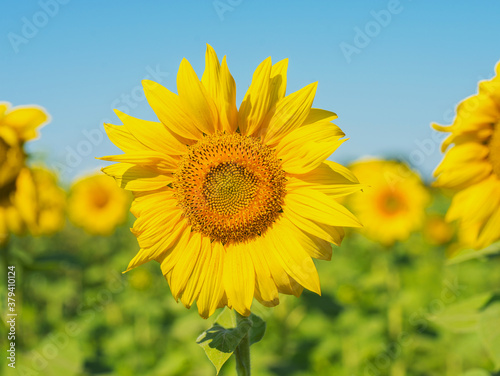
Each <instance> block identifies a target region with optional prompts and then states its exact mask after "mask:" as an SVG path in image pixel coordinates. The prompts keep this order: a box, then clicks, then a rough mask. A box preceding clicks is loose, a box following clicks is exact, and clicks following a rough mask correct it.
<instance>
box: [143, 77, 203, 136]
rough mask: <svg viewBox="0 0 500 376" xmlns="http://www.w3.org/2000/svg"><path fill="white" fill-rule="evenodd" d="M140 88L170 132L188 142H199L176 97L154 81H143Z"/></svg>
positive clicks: (196, 132)
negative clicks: (142, 88) (188, 140)
mask: <svg viewBox="0 0 500 376" xmlns="http://www.w3.org/2000/svg"><path fill="white" fill-rule="evenodd" d="M142 86H143V87H144V93H145V94H146V99H147V100H148V102H149V105H150V106H151V108H152V109H153V111H154V112H155V114H156V116H158V119H160V121H161V122H162V123H163V124H164V125H165V126H166V127H167V128H168V129H169V130H170V131H172V132H173V133H174V134H178V135H180V136H182V137H184V138H187V139H190V140H199V139H200V138H201V137H202V133H201V132H200V131H199V129H198V128H197V126H196V123H195V122H194V120H193V119H192V118H191V116H190V115H189V114H188V113H187V112H186V110H185V109H184V107H183V106H182V104H181V102H180V99H179V97H178V96H177V95H175V94H174V93H172V92H171V91H170V90H168V89H167V88H166V87H164V86H162V85H160V84H158V83H156V82H154V81H150V80H143V81H142Z"/></svg>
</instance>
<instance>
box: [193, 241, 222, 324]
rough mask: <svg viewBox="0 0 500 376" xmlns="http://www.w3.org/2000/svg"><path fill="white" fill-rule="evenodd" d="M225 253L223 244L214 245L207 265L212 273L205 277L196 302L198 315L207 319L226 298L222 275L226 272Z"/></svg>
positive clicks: (216, 243) (215, 243)
mask: <svg viewBox="0 0 500 376" xmlns="http://www.w3.org/2000/svg"><path fill="white" fill-rule="evenodd" d="M225 253H226V251H225V249H224V246H223V245H222V244H220V243H219V242H214V243H212V254H211V257H210V261H209V262H208V265H206V268H207V270H210V273H207V274H206V275H205V280H204V281H203V286H202V288H201V291H200V294H199V296H198V299H197V300H196V305H197V306H198V313H199V314H200V316H201V317H203V318H205V319H206V318H208V317H209V316H211V315H212V314H213V313H214V312H215V310H216V309H217V307H218V306H219V302H220V301H221V299H222V298H223V296H224V284H223V281H222V280H223V277H222V274H223V270H224V258H225Z"/></svg>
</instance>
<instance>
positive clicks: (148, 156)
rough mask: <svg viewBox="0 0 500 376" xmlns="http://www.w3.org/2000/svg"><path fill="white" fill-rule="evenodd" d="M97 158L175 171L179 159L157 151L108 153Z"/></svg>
mask: <svg viewBox="0 0 500 376" xmlns="http://www.w3.org/2000/svg"><path fill="white" fill-rule="evenodd" d="M97 159H100V160H104V161H110V162H124V163H131V164H136V165H143V166H145V167H150V168H155V169H157V170H159V171H161V172H166V173H169V172H174V171H176V170H177V168H178V164H179V159H178V158H174V157H171V156H169V155H166V154H163V153H160V152H157V151H153V150H151V151H134V152H129V153H126V154H120V155H108V156H105V157H99V158H97Z"/></svg>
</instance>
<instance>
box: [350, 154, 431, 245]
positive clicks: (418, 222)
mask: <svg viewBox="0 0 500 376" xmlns="http://www.w3.org/2000/svg"><path fill="white" fill-rule="evenodd" d="M351 170H352V171H353V173H354V174H355V175H356V176H357V177H358V179H359V181H360V182H361V183H363V184H365V185H366V186H367V188H366V189H365V191H364V192H363V193H358V194H356V195H353V196H351V197H349V201H348V203H347V205H348V206H350V207H352V209H353V211H354V213H355V214H356V215H357V216H358V217H359V218H360V220H361V222H362V223H363V225H364V228H363V229H362V232H363V233H364V234H365V235H367V236H368V237H369V238H371V239H373V240H376V241H379V242H380V243H382V244H384V245H387V246H388V245H391V244H393V243H394V242H395V241H396V240H401V241H402V240H406V239H407V238H408V237H409V236H410V233H411V232H413V231H415V230H417V229H419V228H420V227H421V226H422V224H423V220H424V218H425V213H424V209H425V206H426V204H427V203H428V201H429V194H428V193H427V190H426V188H425V187H424V185H423V184H422V181H421V180H420V178H419V176H418V175H417V174H416V173H415V172H413V171H412V170H411V169H410V168H409V167H408V166H407V165H406V164H404V163H400V162H396V161H387V160H380V159H369V160H363V161H359V162H356V163H354V164H352V165H351Z"/></svg>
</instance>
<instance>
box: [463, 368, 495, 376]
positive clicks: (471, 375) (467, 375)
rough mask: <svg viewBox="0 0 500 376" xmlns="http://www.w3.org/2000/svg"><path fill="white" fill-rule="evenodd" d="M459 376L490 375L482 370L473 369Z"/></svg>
mask: <svg viewBox="0 0 500 376" xmlns="http://www.w3.org/2000/svg"><path fill="white" fill-rule="evenodd" d="M461 376H490V373H489V372H488V371H486V370H484V369H480V368H474V369H470V370H467V371H466V372H464V373H462V375H461Z"/></svg>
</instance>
